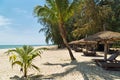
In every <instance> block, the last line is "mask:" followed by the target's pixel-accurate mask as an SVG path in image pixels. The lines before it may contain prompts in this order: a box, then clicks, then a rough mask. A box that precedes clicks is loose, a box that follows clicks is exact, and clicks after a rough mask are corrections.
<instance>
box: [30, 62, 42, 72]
mask: <svg viewBox="0 0 120 80" xmlns="http://www.w3.org/2000/svg"><path fill="white" fill-rule="evenodd" d="M31 66H32V67H33V68H34V69H36V70H38V71H39V72H40V69H39V67H37V66H35V65H34V64H32V65H31Z"/></svg>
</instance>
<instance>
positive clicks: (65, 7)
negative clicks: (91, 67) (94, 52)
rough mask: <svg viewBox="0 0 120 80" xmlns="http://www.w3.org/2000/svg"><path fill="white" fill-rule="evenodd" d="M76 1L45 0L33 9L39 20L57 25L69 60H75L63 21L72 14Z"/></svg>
mask: <svg viewBox="0 0 120 80" xmlns="http://www.w3.org/2000/svg"><path fill="white" fill-rule="evenodd" d="M76 3H77V0H73V2H71V1H70V0H46V5H44V6H40V5H38V6H36V7H35V9H34V14H35V15H36V16H37V17H38V20H39V21H40V22H44V21H46V25H47V22H48V21H50V22H51V24H57V25H58V28H59V31H60V35H61V37H62V39H63V42H64V44H65V46H66V47H67V49H68V51H69V54H70V57H71V60H75V58H74V56H73V54H72V51H71V49H70V47H69V45H68V42H67V39H66V30H65V22H66V21H68V19H69V18H70V17H71V16H72V15H73V14H74V8H75V6H76Z"/></svg>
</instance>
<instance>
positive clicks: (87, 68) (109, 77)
mask: <svg viewBox="0 0 120 80" xmlns="http://www.w3.org/2000/svg"><path fill="white" fill-rule="evenodd" d="M44 65H49V66H54V65H60V66H62V67H63V68H64V67H66V66H70V65H74V67H72V68H69V69H66V71H65V72H62V73H55V74H51V75H50V76H52V77H53V78H55V77H62V76H65V75H67V74H69V73H71V72H73V71H78V72H80V73H81V74H82V76H83V78H84V80H115V78H117V79H120V72H119V71H107V70H103V69H102V68H100V67H98V66H96V65H95V63H94V62H77V61H72V62H70V63H64V64H62V63H57V64H52V63H46V64H44Z"/></svg>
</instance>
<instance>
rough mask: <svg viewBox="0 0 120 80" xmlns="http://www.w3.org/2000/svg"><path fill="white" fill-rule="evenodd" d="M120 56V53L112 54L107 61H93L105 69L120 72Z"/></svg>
mask: <svg viewBox="0 0 120 80" xmlns="http://www.w3.org/2000/svg"><path fill="white" fill-rule="evenodd" d="M119 54H120V51H117V52H116V53H114V54H112V55H111V56H110V57H109V58H108V59H107V60H104V59H93V61H95V62H96V64H97V65H98V66H100V67H102V68H104V69H109V70H120V61H118V60H116V58H117V57H118V55H119Z"/></svg>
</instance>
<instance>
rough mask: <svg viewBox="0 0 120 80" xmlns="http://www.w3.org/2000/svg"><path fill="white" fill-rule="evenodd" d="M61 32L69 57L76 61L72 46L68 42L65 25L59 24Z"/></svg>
mask: <svg viewBox="0 0 120 80" xmlns="http://www.w3.org/2000/svg"><path fill="white" fill-rule="evenodd" d="M59 31H60V35H61V37H62V39H63V42H64V44H65V46H66V47H67V49H68V51H69V55H70V58H71V60H76V59H75V57H74V56H73V53H72V51H71V49H70V46H69V45H68V42H67V40H66V32H65V29H64V25H63V23H59Z"/></svg>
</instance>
